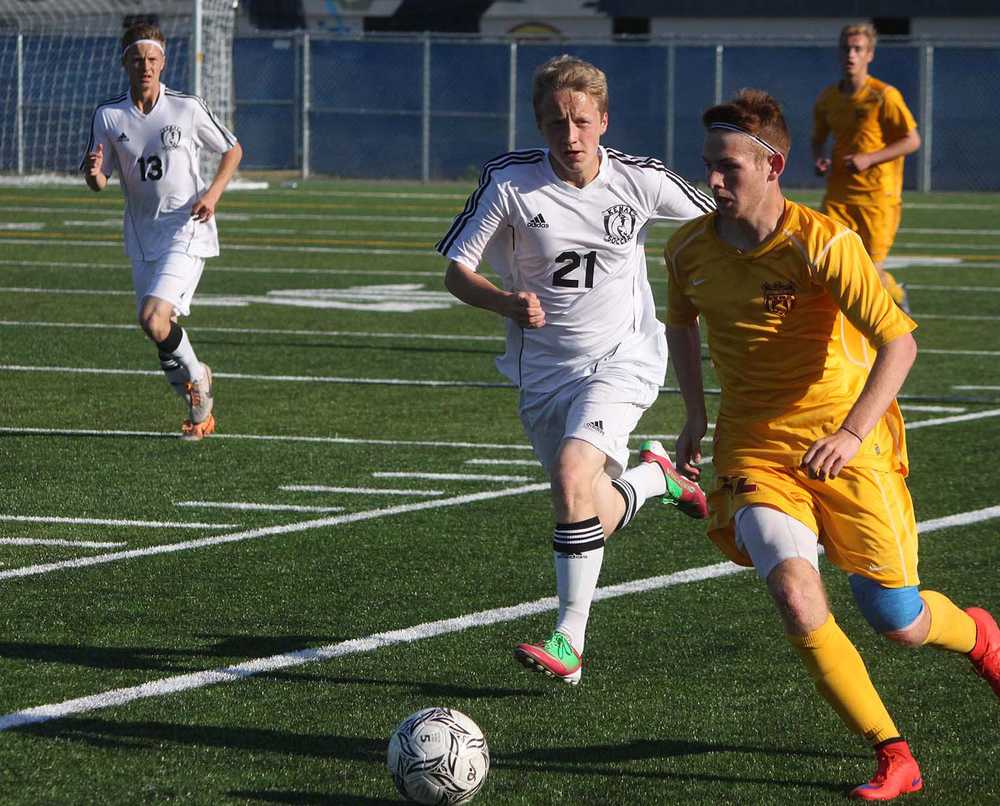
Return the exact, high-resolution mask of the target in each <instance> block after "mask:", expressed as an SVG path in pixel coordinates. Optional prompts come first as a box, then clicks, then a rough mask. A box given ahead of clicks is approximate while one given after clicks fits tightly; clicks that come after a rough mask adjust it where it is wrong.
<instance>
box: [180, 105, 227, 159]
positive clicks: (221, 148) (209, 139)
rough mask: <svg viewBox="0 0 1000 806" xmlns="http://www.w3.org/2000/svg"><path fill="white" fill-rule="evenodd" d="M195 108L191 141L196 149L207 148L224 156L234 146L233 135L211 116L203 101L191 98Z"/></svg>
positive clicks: (210, 111)
mask: <svg viewBox="0 0 1000 806" xmlns="http://www.w3.org/2000/svg"><path fill="white" fill-rule="evenodd" d="M193 97H194V100H196V101H197V102H198V103H197V106H196V107H195V109H194V113H193V115H192V120H191V123H192V132H191V139H192V140H193V141H194V144H195V146H196V147H197V148H207V149H208V150H209V151H213V152H215V153H216V154H224V153H226V152H227V151H229V149H231V148H232V147H233V146H235V145H236V137H235V135H234V134H233V133H232V132H231V131H229V129H227V128H226V127H225V126H223V125H222V123H220V122H219V119H218V118H217V117H216V116H215V115H213V114H212V110H211V109H209V108H208V104H206V103H205V101H204V100H202V99H201V98H198V97H197V96H193Z"/></svg>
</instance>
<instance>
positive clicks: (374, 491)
mask: <svg viewBox="0 0 1000 806" xmlns="http://www.w3.org/2000/svg"><path fill="white" fill-rule="evenodd" d="M528 464H537V462H528ZM278 489H279V490H284V491H286V492H295V493H346V494H347V495H428V496H434V495H444V492H443V491H442V490H393V489H389V488H385V487H328V486H326V485H325V484H282V485H281V486H280V487H279V488H278Z"/></svg>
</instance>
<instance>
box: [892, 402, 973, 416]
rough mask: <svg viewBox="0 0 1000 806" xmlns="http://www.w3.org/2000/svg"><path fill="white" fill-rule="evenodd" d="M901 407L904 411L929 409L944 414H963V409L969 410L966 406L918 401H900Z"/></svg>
mask: <svg viewBox="0 0 1000 806" xmlns="http://www.w3.org/2000/svg"><path fill="white" fill-rule="evenodd" d="M899 408H901V409H902V410H903V411H929V412H939V413H944V414H949V413H950V414H961V413H962V412H963V411H968V409H967V408H966V407H965V406H922V405H920V404H917V403H900V404H899Z"/></svg>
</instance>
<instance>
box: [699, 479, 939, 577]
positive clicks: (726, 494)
mask: <svg viewBox="0 0 1000 806" xmlns="http://www.w3.org/2000/svg"><path fill="white" fill-rule="evenodd" d="M752 504H761V505H765V506H769V507H773V508H774V509H777V510H779V511H780V512H784V513H785V514H786V515H789V516H790V517H792V518H795V520H797V521H799V522H800V523H803V524H805V525H806V526H807V527H809V529H811V530H812V531H813V532H815V533H816V534H817V535H818V537H819V542H820V543H821V544H822V545H823V548H824V549H825V550H826V556H827V557H828V558H829V559H830V561H831V562H832V563H833V564H834V565H836V566H837V567H838V568H840V569H842V570H844V571H846V572H848V573H850V574H861V575H862V576H865V577H868V578H869V579H873V580H875V581H876V582H879V583H880V584H882V585H885V586H886V587H889V588H899V587H904V586H907V585H918V584H919V583H920V580H919V578H918V576H917V524H916V519H915V518H914V515H913V502H912V500H911V499H910V492H909V490H908V489H907V487H906V480H905V479H904V477H903V475H902V473H899V472H896V471H884V470H874V469H872V468H867V467H846V468H844V469H843V470H841V472H840V474H839V475H838V476H837V477H836V478H835V479H827V480H826V481H820V480H819V479H811V478H809V475H808V473H807V472H806V471H804V470H802V469H800V468H788V467H760V468H743V469H741V470H739V471H734V475H731V476H720V477H719V479H718V481H717V483H716V488H715V490H714V491H713V492H712V493H711V495H709V497H708V505H709V510H710V518H711V520H710V521H709V526H708V536H709V537H710V538H711V539H712V540H713V541H714V542H715V544H716V545H717V546H718V547H719V549H720V550H721V551H722V553H723V554H724V555H726V557H728V558H729V559H730V560H732V561H733V562H736V563H739V564H740V565H753V563H752V562H751V561H750V557H749V556H748V555H747V554H746V553H744V552H743V551H741V550H740V549H739V548H737V547H736V535H735V532H734V529H733V516H734V515H735V514H736V512H737V511H738V510H739V509H740V508H741V507H745V506H749V505H752Z"/></svg>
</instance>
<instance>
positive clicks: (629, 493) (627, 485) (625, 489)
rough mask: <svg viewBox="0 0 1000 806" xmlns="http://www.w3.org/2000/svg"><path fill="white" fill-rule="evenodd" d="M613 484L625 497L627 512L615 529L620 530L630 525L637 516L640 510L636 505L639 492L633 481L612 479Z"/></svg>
mask: <svg viewBox="0 0 1000 806" xmlns="http://www.w3.org/2000/svg"><path fill="white" fill-rule="evenodd" d="M611 486H612V487H614V488H615V489H616V490H618V492H619V494H620V495H621V497H622V498H624V499H625V512H624V513H623V514H622V519H621V520H620V521H618V525H617V526H616V527H615V531H616V532H618V531H621V530H622V529H624V528H625V527H626V526H628V525H629V524H630V523H631V522H632V518H634V517H635V513H636V512H637V511H638V507H637V506H636V500H637V499H638V493H636V491H635V487H633V486H632V483H631V482H628V481H625V479H622V478H618V479H611Z"/></svg>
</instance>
